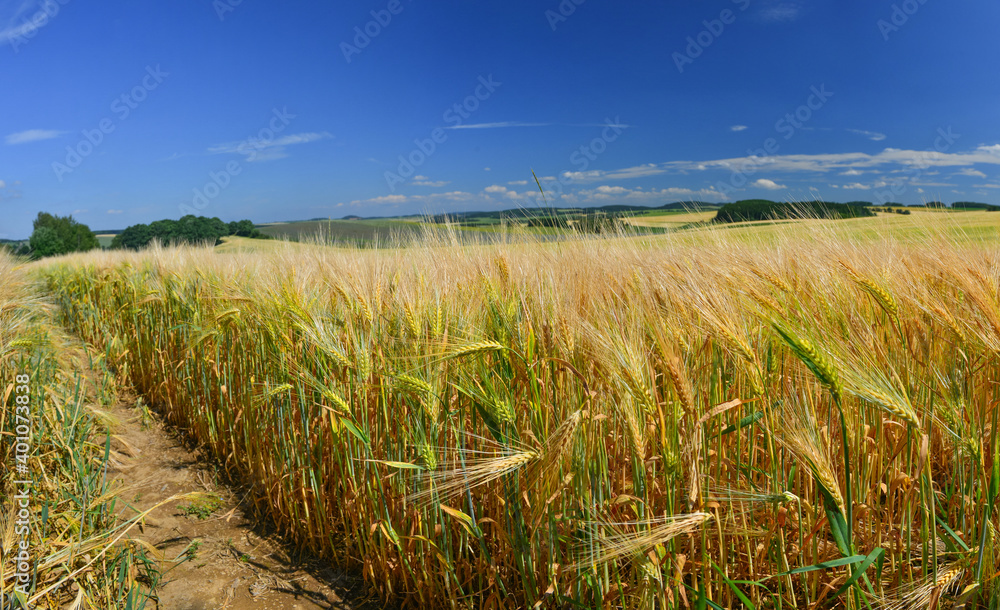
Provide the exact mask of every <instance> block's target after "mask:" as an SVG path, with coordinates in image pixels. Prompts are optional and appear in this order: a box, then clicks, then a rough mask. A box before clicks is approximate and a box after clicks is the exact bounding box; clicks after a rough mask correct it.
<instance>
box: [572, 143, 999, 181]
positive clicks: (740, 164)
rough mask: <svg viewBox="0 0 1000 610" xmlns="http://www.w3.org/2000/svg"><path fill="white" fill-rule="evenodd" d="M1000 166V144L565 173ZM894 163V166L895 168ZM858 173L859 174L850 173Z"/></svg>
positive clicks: (615, 175) (606, 176)
mask: <svg viewBox="0 0 1000 610" xmlns="http://www.w3.org/2000/svg"><path fill="white" fill-rule="evenodd" d="M978 164H983V165H1000V145H989V146H985V145H984V146H979V147H977V148H976V149H974V150H971V151H967V152H957V153H940V152H935V151H926V150H903V149H899V148H886V149H885V150H883V151H882V152H880V153H876V154H874V155H870V154H867V153H861V152H849V153H830V154H818V155H773V156H770V157H763V158H762V157H732V158H729V159H711V160H706V161H668V162H666V163H647V164H645V165H637V166H633V167H626V168H622V169H616V170H590V171H586V172H565V173H564V176H566V177H567V178H571V179H573V180H574V181H580V182H597V181H603V180H627V179H632V178H644V177H647V176H655V175H658V174H667V173H669V174H686V173H688V172H693V171H707V170H717V171H726V172H734V171H737V172H738V171H744V172H748V173H749V172H760V171H763V170H766V171H768V172H818V173H828V172H837V173H840V174H842V175H860V174H861V173H862V172H863V171H865V170H872V169H875V168H880V169H881V168H884V169H882V171H887V172H889V173H892V172H897V173H898V172H905V171H913V170H920V171H921V172H922V173H923V174H924V175H932V172H931V171H928V168H933V167H972V166H974V165H978ZM894 166H895V167H894ZM850 172H856V173H850Z"/></svg>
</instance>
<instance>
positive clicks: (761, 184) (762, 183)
mask: <svg viewBox="0 0 1000 610" xmlns="http://www.w3.org/2000/svg"><path fill="white" fill-rule="evenodd" d="M750 186H756V187H757V188H762V189H767V190H769V191H777V190H779V189H783V188H788V187H786V186H785V185H784V184H778V183H777V182H775V181H774V180H768V179H767V178H761V179H760V180H757V181H756V182H754V183H753V184H751V185H750Z"/></svg>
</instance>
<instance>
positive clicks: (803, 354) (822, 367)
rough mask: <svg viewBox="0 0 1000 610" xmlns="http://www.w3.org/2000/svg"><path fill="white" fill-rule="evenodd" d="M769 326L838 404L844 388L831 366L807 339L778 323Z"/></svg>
mask: <svg viewBox="0 0 1000 610" xmlns="http://www.w3.org/2000/svg"><path fill="white" fill-rule="evenodd" d="M771 325H772V326H773V327H774V330H775V331H776V332H777V333H778V335H780V336H781V338H782V339H784V340H785V343H787V344H788V346H789V347H790V348H791V349H792V353H794V354H795V355H796V356H797V357H798V359H799V360H801V361H802V363H803V364H805V365H806V367H808V368H809V370H810V371H812V373H813V375H815V376H816V378H817V379H819V381H820V383H822V384H823V385H825V386H827V387H828V388H829V389H830V393H831V394H832V395H833V398H834V400H836V401H837V402H838V403H839V402H840V401H841V398H842V397H843V394H844V388H843V386H842V385H841V383H840V378H839V377H838V376H837V370H836V369H834V368H833V364H831V363H830V361H829V360H828V359H827V358H826V357H825V356H824V355H823V354H822V353H821V352H820V351H819V350H818V349H816V347H815V346H813V344H812V343H810V342H809V341H808V340H807V339H804V338H802V337H799V336H798V335H796V334H795V333H793V332H792V331H791V330H789V329H788V328H785V327H784V326H782V325H781V324H780V323H778V322H775V321H772V322H771Z"/></svg>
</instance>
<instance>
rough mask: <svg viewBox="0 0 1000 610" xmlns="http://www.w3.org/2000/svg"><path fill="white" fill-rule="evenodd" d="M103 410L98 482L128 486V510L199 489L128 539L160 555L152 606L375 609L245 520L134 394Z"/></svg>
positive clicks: (355, 587) (226, 492)
mask: <svg viewBox="0 0 1000 610" xmlns="http://www.w3.org/2000/svg"><path fill="white" fill-rule="evenodd" d="M89 372H90V373H93V371H89ZM92 379H93V378H92ZM105 410H106V411H107V412H109V414H110V415H111V416H112V418H113V419H114V420H117V422H118V423H117V424H116V425H115V428H114V430H113V432H112V443H111V460H110V465H109V468H108V478H109V480H112V479H115V478H117V479H120V480H121V481H123V482H124V483H125V484H126V485H127V486H128V488H127V492H126V493H125V494H123V497H124V499H125V500H127V501H129V502H130V503H131V505H132V507H133V508H135V509H136V510H138V511H143V510H146V509H148V508H149V507H151V506H155V505H156V504H157V503H159V502H162V501H163V500H165V499H166V498H169V497H170V496H173V495H175V494H185V493H189V492H203V495H201V496H200V497H198V498H194V499H185V500H180V501H176V500H175V501H172V502H170V503H168V504H165V505H164V506H161V507H159V508H157V509H156V510H154V511H153V512H152V513H150V515H149V516H148V518H147V519H146V520H145V526H144V527H143V528H142V530H141V531H138V530H134V531H133V534H132V535H133V537H135V538H139V539H142V540H144V541H146V542H148V543H149V544H151V545H153V546H155V547H156V548H157V549H158V550H159V551H160V552H161V553H162V554H163V558H164V560H165V561H164V562H163V563H162V564H161V565H162V567H161V569H162V570H163V571H164V574H163V578H162V579H161V581H160V583H159V586H158V587H157V591H156V598H157V599H156V603H155V604H153V605H152V606H151V607H152V608H157V609H158V610H202V609H205V610H216V609H224V608H231V609H234V610H240V609H243V608H255V609H260V610H272V609H273V610H278V609H294V610H313V609H345V610H346V609H351V610H356V609H357V610H361V609H365V610H367V609H370V608H380V607H381V604H378V603H376V601H375V600H374V598H372V599H369V598H367V596H366V595H365V589H364V586H363V583H361V582H360V579H358V578H357V577H354V576H349V575H345V574H344V573H343V572H340V571H339V570H337V569H335V568H332V567H329V566H324V565H322V564H320V563H318V562H298V561H296V560H295V558H293V557H291V556H290V555H289V553H288V551H287V548H286V547H285V546H283V545H282V543H281V542H280V541H279V540H278V539H277V538H276V537H275V536H271V535H269V534H268V533H267V532H265V531H264V530H263V529H262V528H261V527H260V526H259V525H258V524H256V523H254V522H251V521H250V520H249V519H247V518H246V516H245V515H244V513H243V511H242V510H241V508H240V502H239V498H238V497H237V496H236V494H234V492H233V491H231V490H230V489H229V488H227V487H226V486H224V485H221V484H219V483H218V482H217V480H216V477H215V476H214V473H213V467H212V466H211V465H210V464H209V463H208V462H207V461H206V460H204V459H202V457H203V456H201V455H200V452H198V451H197V450H192V449H190V448H189V447H188V446H186V444H185V442H184V439H183V437H182V435H181V434H179V433H178V432H176V431H174V430H171V429H169V428H168V427H166V426H164V424H163V423H162V421H161V420H160V419H159V417H158V416H156V415H155V414H154V413H151V412H150V410H148V409H146V408H145V407H143V406H142V403H141V402H140V401H138V400H137V399H136V398H135V397H133V396H119V400H118V403H117V404H115V405H113V406H111V407H105ZM132 514H135V513H134V512H130V511H128V512H126V516H131V515H132Z"/></svg>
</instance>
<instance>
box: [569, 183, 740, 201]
mask: <svg viewBox="0 0 1000 610" xmlns="http://www.w3.org/2000/svg"><path fill="white" fill-rule="evenodd" d="M562 199H563V200H564V201H565V202H567V203H608V202H612V201H627V202H629V203H634V204H637V205H650V204H657V203H660V204H662V203H672V202H674V201H677V200H679V199H681V200H689V201H690V200H715V201H722V200H725V199H726V196H725V195H723V194H722V193H720V192H719V191H717V190H715V189H714V188H707V189H699V190H693V189H688V188H677V187H672V188H662V189H656V188H653V189H649V190H644V189H642V188H635V189H629V188H625V187H621V186H608V185H602V186H599V187H597V188H595V189H590V190H588V189H583V190H580V191H578V192H577V193H575V194H573V195H572V196H565V195H564V196H563V198H562Z"/></svg>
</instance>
